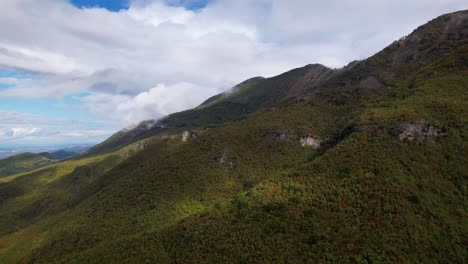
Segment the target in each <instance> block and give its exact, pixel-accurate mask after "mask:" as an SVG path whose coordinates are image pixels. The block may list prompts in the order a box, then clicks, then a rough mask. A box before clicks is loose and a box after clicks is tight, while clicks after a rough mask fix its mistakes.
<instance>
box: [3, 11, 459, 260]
mask: <svg viewBox="0 0 468 264" xmlns="http://www.w3.org/2000/svg"><path fill="white" fill-rule="evenodd" d="M467 72H468V11H467V10H464V11H460V12H455V13H451V14H447V15H443V16H440V17H438V18H436V19H434V20H432V21H430V22H429V23H427V24H425V25H423V26H421V27H419V28H417V29H416V30H415V31H414V32H412V33H411V34H410V35H408V36H406V37H404V38H401V39H400V40H397V41H395V42H394V43H392V44H390V45H389V46H388V47H386V48H385V49H383V50H382V51H380V52H379V53H377V54H375V55H374V56H372V57H370V58H368V59H366V60H363V61H355V62H352V63H350V64H349V65H347V66H346V67H344V68H342V69H329V68H327V67H325V66H323V65H319V64H311V65H307V66H305V67H302V68H299V69H294V70H291V71H289V72H286V73H283V74H281V75H278V76H275V77H272V78H262V77H256V78H252V79H249V80H247V81H245V82H243V83H241V84H239V85H237V86H236V87H234V88H233V89H232V90H231V91H229V92H227V93H222V94H219V95H216V96H214V97H212V98H209V99H208V100H207V101H205V102H204V103H203V104H201V105H200V106H198V107H196V108H194V109H191V110H188V111H184V112H180V113H174V114H172V115H169V116H168V117H166V118H163V119H161V120H147V121H144V122H142V123H140V124H139V125H138V126H137V127H135V128H133V129H130V130H123V131H120V132H118V133H116V134H115V135H113V136H112V137H110V138H109V139H107V140H106V141H104V142H103V143H101V144H98V145H96V146H94V147H93V148H91V149H90V150H88V151H86V152H84V153H82V154H80V155H77V156H74V157H72V158H68V159H66V160H62V161H57V160H56V159H57V158H64V157H67V156H68V155H69V154H70V153H69V152H68V151H62V152H60V153H55V154H54V153H52V154H23V155H20V156H16V157H12V158H11V159H10V160H9V161H7V162H5V160H3V162H4V165H3V166H4V167H7V168H8V169H9V170H10V172H6V173H4V176H3V177H1V178H0V263H23V262H24V263H289V262H290V263H395V262H397V263H464V262H466V259H468V251H467V247H466V244H467V243H466V242H467V236H468V233H467V230H468V228H467V221H466V219H468V213H467V210H466V208H468V202H467V199H466V197H467V194H468V193H467V186H468V181H467V180H468V174H467V172H468V166H467V163H466V160H468V151H467V146H468V144H467V138H468V132H467V131H468V129H467V125H466V119H467V117H468V112H467V103H466V102H468V74H467ZM252 76H255V75H252ZM72 152H73V151H72ZM26 161H27V162H26ZM0 162H2V161H0ZM25 164H26V165H25ZM0 166H2V165H0ZM28 166H30V167H28Z"/></svg>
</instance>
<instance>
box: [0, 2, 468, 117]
mask: <svg viewBox="0 0 468 264" xmlns="http://www.w3.org/2000/svg"><path fill="white" fill-rule="evenodd" d="M165 3H167V1H164V0H154V1H149V0H133V1H130V8H129V9H128V10H122V11H120V12H118V13H114V12H109V11H108V10H105V9H102V8H89V9H78V8H75V7H73V6H72V5H71V4H69V2H68V1H66V0H42V1H35V0H8V1H0V67H3V68H14V69H22V70H25V71H31V72H34V73H37V75H35V76H34V77H33V78H23V79H14V80H12V79H11V78H10V79H9V80H8V81H9V82H10V83H14V84H15V85H16V87H15V88H12V89H7V90H0V96H9V97H62V96H64V95H67V94H74V93H81V92H89V93H90V95H89V96H87V97H85V98H84V99H83V100H82V101H83V104H84V105H83V108H84V109H87V110H88V111H90V112H91V113H94V114H97V115H100V116H103V115H105V116H110V117H111V118H113V119H117V120H119V121H120V122H121V123H122V124H123V125H128V124H133V123H135V122H138V121H140V120H142V119H146V118H158V117H161V116H162V115H166V114H168V113H171V112H174V111H179V110H183V109H185V108H189V107H192V106H194V105H196V104H197V103H200V102H201V101H203V99H205V98H206V97H208V96H210V95H212V94H215V93H217V92H219V91H221V90H223V89H228V88H230V87H231V86H233V85H235V84H236V83H239V82H241V81H243V80H245V79H247V78H250V77H253V76H258V75H263V76H272V75H274V74H279V73H281V72H283V71H286V70H289V69H291V68H294V67H299V66H303V65H305V64H308V63H316V62H318V63H322V64H325V65H327V66H330V67H340V66H343V65H344V64H346V63H348V62H349V61H352V60H355V59H363V58H366V57H368V56H370V55H372V54H373V53H374V52H377V51H378V50H380V49H382V48H383V47H385V46H386V45H387V44H389V43H391V42H392V41H393V40H395V39H398V38H399V37H401V36H403V35H405V34H408V33H410V32H411V31H412V30H413V29H414V28H415V27H416V26H418V25H420V24H423V23H425V22H427V21H428V20H430V19H431V18H434V17H436V16H438V15H441V14H443V13H447V12H452V11H456V10H459V9H464V8H468V4H467V3H466V1H464V0H431V1H428V0H382V1H371V0H361V1H356V0H339V1H338V0H329V1H312V0H288V1H284V0H238V1H231V0H217V1H212V2H210V4H209V5H208V6H207V7H206V8H204V9H202V10H198V11H196V12H195V11H191V10H186V9H184V8H182V7H175V6H168V5H166V4H165ZM0 107H1V106H0Z"/></svg>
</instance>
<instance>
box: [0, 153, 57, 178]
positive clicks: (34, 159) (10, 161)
mask: <svg viewBox="0 0 468 264" xmlns="http://www.w3.org/2000/svg"><path fill="white" fill-rule="evenodd" d="M55 161H56V160H55V159H54V158H52V157H46V156H44V155H41V154H34V153H22V154H18V155H15V156H11V157H8V158H6V159H2V160H0V178H2V177H5V176H8V175H12V174H16V173H20V172H27V171H31V170H34V169H36V168H39V167H43V166H46V165H49V164H51V163H53V162H55Z"/></svg>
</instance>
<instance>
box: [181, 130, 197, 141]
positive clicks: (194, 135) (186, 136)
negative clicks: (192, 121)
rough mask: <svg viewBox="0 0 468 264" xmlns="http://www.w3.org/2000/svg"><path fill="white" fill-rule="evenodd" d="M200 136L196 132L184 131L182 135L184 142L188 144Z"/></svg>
mask: <svg viewBox="0 0 468 264" xmlns="http://www.w3.org/2000/svg"><path fill="white" fill-rule="evenodd" d="M199 137H200V135H199V134H198V133H196V132H194V131H184V132H183V133H182V142H187V141H189V140H192V139H196V138H199Z"/></svg>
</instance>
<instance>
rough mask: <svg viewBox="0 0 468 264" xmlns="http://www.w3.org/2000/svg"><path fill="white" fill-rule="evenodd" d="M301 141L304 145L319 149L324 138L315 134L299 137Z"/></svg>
mask: <svg viewBox="0 0 468 264" xmlns="http://www.w3.org/2000/svg"><path fill="white" fill-rule="evenodd" d="M299 143H300V144H301V146H303V147H313V148H315V149H318V148H320V147H321V145H322V140H321V139H320V138H318V137H315V136H308V137H303V138H301V139H299Z"/></svg>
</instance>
